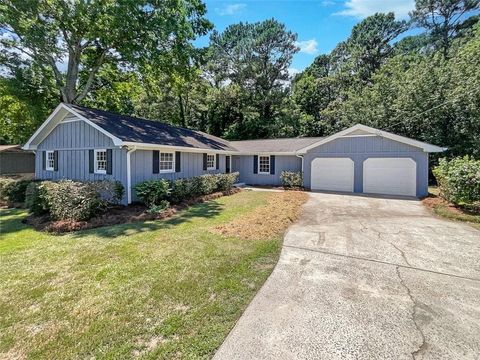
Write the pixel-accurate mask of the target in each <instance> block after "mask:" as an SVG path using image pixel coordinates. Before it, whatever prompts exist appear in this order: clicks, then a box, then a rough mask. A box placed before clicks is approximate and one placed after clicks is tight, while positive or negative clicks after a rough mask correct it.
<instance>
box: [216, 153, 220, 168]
mask: <svg viewBox="0 0 480 360" xmlns="http://www.w3.org/2000/svg"><path fill="white" fill-rule="evenodd" d="M215 162H216V164H215V167H216V168H217V170H218V169H220V154H216V155H215Z"/></svg>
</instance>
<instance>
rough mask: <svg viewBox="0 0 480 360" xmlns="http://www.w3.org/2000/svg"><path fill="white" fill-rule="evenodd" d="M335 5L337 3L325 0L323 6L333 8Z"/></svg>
mask: <svg viewBox="0 0 480 360" xmlns="http://www.w3.org/2000/svg"><path fill="white" fill-rule="evenodd" d="M332 5H335V1H332V0H323V1H322V6H332Z"/></svg>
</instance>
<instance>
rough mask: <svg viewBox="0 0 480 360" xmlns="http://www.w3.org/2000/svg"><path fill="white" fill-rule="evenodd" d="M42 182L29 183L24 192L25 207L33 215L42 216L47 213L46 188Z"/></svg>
mask: <svg viewBox="0 0 480 360" xmlns="http://www.w3.org/2000/svg"><path fill="white" fill-rule="evenodd" d="M43 184H44V182H43V183H42V182H31V183H30V184H28V186H27V189H26V190H25V207H26V208H27V209H29V210H30V212H32V213H33V214H34V215H42V214H45V213H47V212H48V209H49V208H48V203H47V200H46V195H45V191H46V187H45V186H42V185H43Z"/></svg>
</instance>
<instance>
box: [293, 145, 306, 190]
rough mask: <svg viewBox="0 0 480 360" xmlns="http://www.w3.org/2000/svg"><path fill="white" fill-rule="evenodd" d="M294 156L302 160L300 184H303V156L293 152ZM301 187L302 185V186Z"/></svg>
mask: <svg viewBox="0 0 480 360" xmlns="http://www.w3.org/2000/svg"><path fill="white" fill-rule="evenodd" d="M295 156H296V157H299V158H300V159H302V183H303V163H304V160H305V159H304V158H303V155H298V153H297V152H295ZM302 185H304V184H302Z"/></svg>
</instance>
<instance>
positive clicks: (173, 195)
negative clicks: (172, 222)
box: [169, 179, 193, 204]
mask: <svg viewBox="0 0 480 360" xmlns="http://www.w3.org/2000/svg"><path fill="white" fill-rule="evenodd" d="M170 187H171V191H170V196H169V199H170V201H171V202H172V203H174V204H178V203H181V202H182V201H184V200H186V199H188V198H190V197H192V195H191V194H192V193H193V192H192V181H191V180H190V179H179V180H174V181H172V182H171V183H170Z"/></svg>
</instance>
